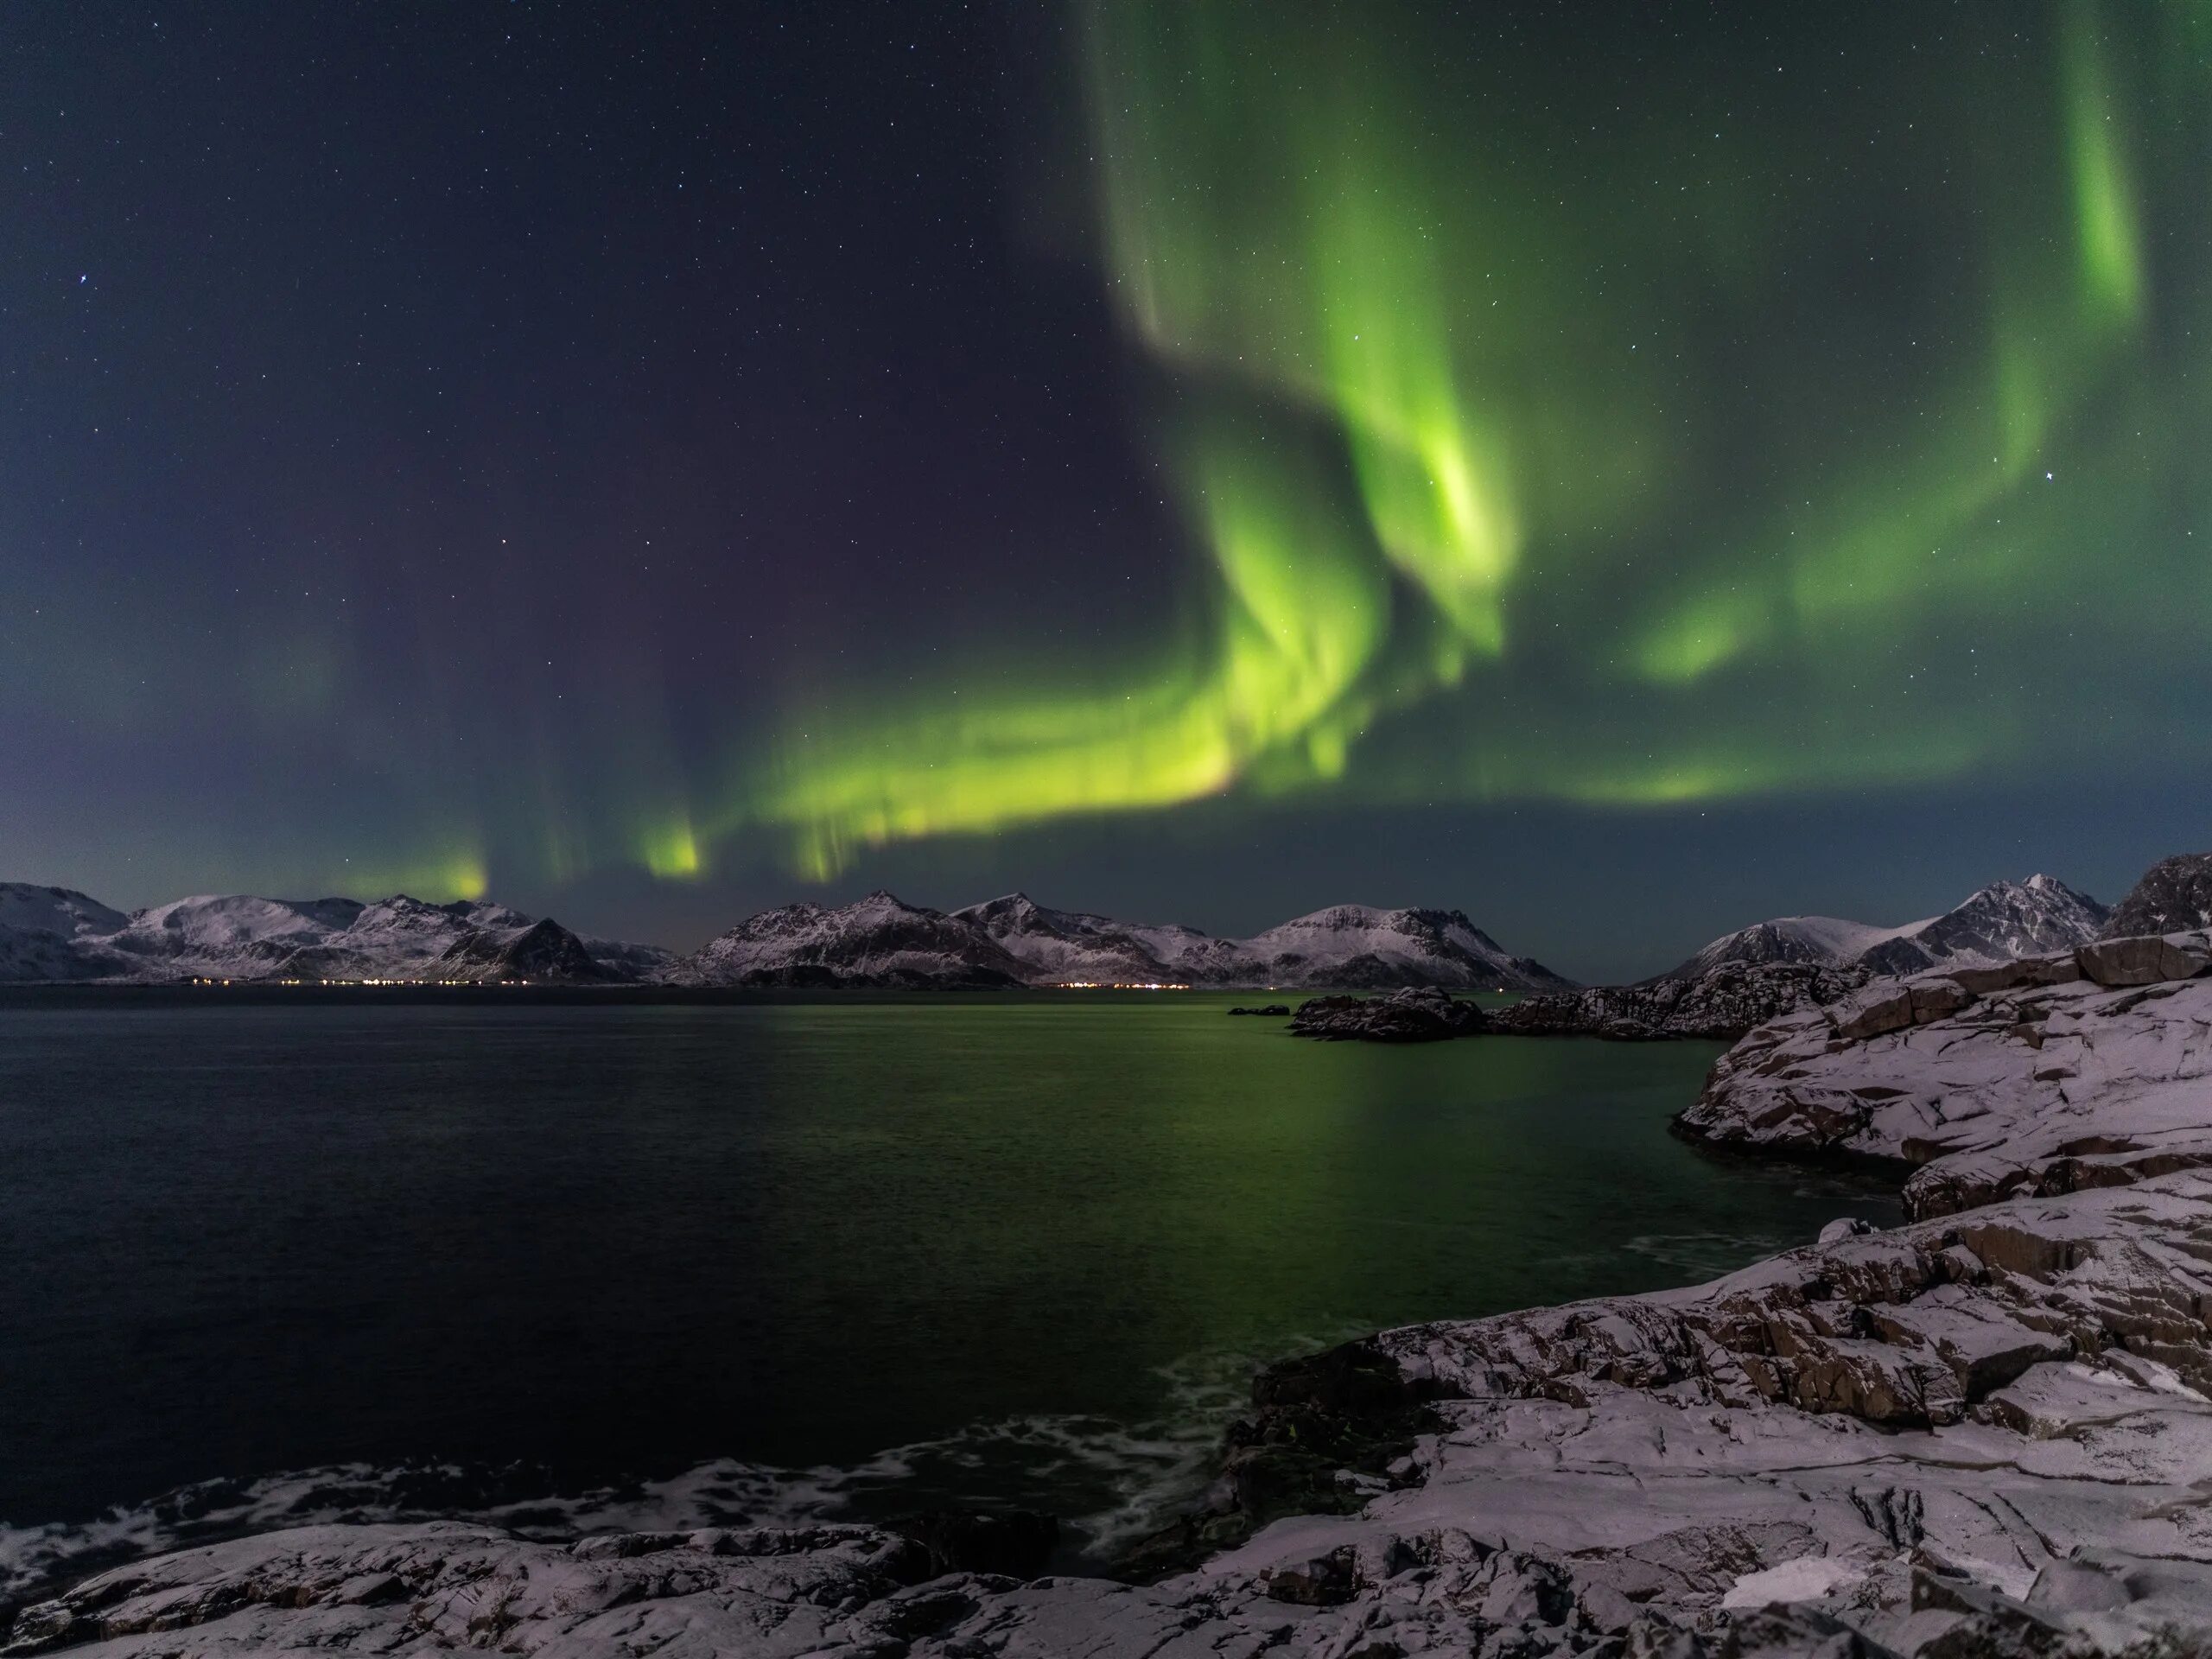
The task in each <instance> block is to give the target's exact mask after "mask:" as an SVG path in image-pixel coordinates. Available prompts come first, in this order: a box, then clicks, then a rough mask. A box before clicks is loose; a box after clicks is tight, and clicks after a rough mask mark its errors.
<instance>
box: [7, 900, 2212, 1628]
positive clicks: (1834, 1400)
mask: <svg viewBox="0 0 2212 1659" xmlns="http://www.w3.org/2000/svg"><path fill="white" fill-rule="evenodd" d="M2122 943H2130V942H2122ZM2169 949H2170V950H2171V952H2172V953H2173V954H2172V955H2171V957H2163V956H2162V957H2158V961H2157V963H2154V965H2156V966H2160V967H2162V968H2164V969H2186V970H2187V972H2188V974H2189V976H2190V977H2188V978H2174V979H2143V978H2139V977H2131V978H2129V979H2128V982H2127V983H2126V985H2107V984H2101V983H2098V982H2096V981H2095V980H2094V979H2086V978H2081V977H2075V978H2070V979H2050V980H2047V981H2046V982H2039V983H2038V982H2035V981H2036V980H2037V979H2038V977H2039V975H2038V973H2037V970H2035V969H2033V968H2032V966H2031V968H2030V969H2027V970H2025V971H2024V972H2023V973H2022V975H2021V976H2019V977H2018V979H2016V980H2015V981H2014V982H2012V983H2009V984H1993V985H1990V986H1988V987H1986V988H1976V989H1972V990H1968V989H1967V988H1965V987H1963V986H1961V984H1960V982H1959V981H1958V980H1957V979H1955V978H1953V977H1951V976H1942V975H1935V976H1923V979H1922V980H1918V981H1912V982H1899V981H1890V982H1877V984H1876V986H1874V987H1871V988H1869V990H1868V991H1867V992H1866V993H1861V994H1859V996H1857V997H1855V998H1854V999H1853V1000H1852V1001H1847V1002H1846V1003H1844V1004H1841V1005H1838V1007H1836V1008H1834V1009H1831V1010H1826V1011H1823V1012H1821V1013H1820V1014H1810V1015H1798V1016H1793V1017H1792V1018H1791V1019H1789V1020H1783V1021H1782V1022H1779V1024H1778V1025H1777V1026H1775V1027H1767V1028H1764V1029H1763V1030H1762V1031H1760V1032H1758V1033H1754V1034H1753V1036H1752V1037H1751V1038H1748V1039H1745V1042H1744V1043H1742V1044H1739V1045H1738V1046H1737V1047H1736V1048H1735V1049H1732V1050H1731V1051H1730V1053H1729V1054H1728V1055H1727V1056H1726V1057H1724V1058H1723V1060H1722V1062H1721V1063H1720V1065H1719V1066H1717V1067H1716V1068H1715V1071H1714V1073H1713V1080H1712V1081H1711V1083H1709V1084H1708V1086H1707V1090H1706V1091H1705V1094H1704V1096H1702V1097H1701V1098H1700V1102H1699V1103H1698V1104H1697V1105H1696V1106H1694V1107H1693V1108H1691V1109H1690V1110H1689V1111H1688V1113H1686V1114H1685V1115H1684V1121H1683V1122H1682V1125H1681V1130H1682V1132H1684V1133H1686V1134H1688V1135H1692V1136H1693V1137H1694V1138H1701V1139H1704V1140H1707V1141H1713V1142H1715V1143H1718V1144H1720V1145H1724V1146H1727V1145H1735V1146H1739V1147H1743V1148H1745V1150H1746V1151H1747V1152H1749V1153H1751V1154H1754V1155H1756V1154H1758V1153H1760V1152H1762V1151H1765V1150H1773V1151H1785V1152H1789V1153H1793V1154H1805V1153H1812V1154H1835V1153H1842V1154H1858V1155H1861V1156H1865V1155H1878V1156H1888V1157H1894V1158H1895V1159H1897V1160H1899V1161H1901V1162H1904V1163H1907V1164H1910V1165H1911V1166H1913V1171H1914V1173H1913V1174H1912V1175H1911V1177H1910V1179H1909V1180H1908V1181H1907V1182H1906V1184H1905V1185H1906V1191H1907V1195H1908V1205H1909V1206H1910V1213H1911V1214H1913V1215H1914V1216H1916V1217H1918V1218H1916V1219H1915V1220H1913V1221H1911V1222H1910V1223H1909V1224H1907V1225H1906V1226H1904V1227H1902V1228H1898V1229H1896V1230H1891V1231H1887V1232H1861V1231H1859V1230H1854V1229H1850V1228H1844V1229H1832V1230H1830V1232H1831V1233H1832V1234H1834V1236H1825V1235H1824V1237H1823V1240H1822V1241H1821V1243H1815V1244H1809V1245H1807V1246H1804V1247H1802V1248H1800V1249H1793V1250H1789V1251H1786V1252H1784V1253H1783V1254H1782V1255H1778V1256H1776V1257H1773V1258H1770V1259H1769V1260H1768V1261H1765V1262H1760V1263H1758V1264H1756V1265H1754V1266H1753V1267H1751V1268H1746V1269H1745V1270H1743V1271H1741V1272H1739V1273H1737V1274H1732V1275H1729V1276H1728V1277H1726V1278H1724V1279H1721V1280H1719V1281H1714V1282H1713V1283H1712V1284H1709V1285H1706V1286H1700V1287H1691V1288H1688V1289H1684V1290H1678V1291H1670V1292H1662V1293H1657V1294H1649V1295H1643V1296H1628V1297H1612V1298H1604V1299H1600V1300H1596V1301H1591V1302H1583V1303H1575V1304H1568V1305H1566V1306H1558V1307H1550V1308H1537V1309H1532V1310H1529V1311H1528V1312H1525V1313H1512V1314H1505V1315H1502V1316H1497V1317H1493V1318H1490V1319H1478V1320H1470V1321H1464V1322H1462V1321H1445V1322H1439V1323H1433V1324H1430V1325H1417V1326H1410V1327H1404V1328H1402V1329H1399V1330H1396V1331H1391V1332H1381V1333H1378V1334H1377V1335H1376V1336H1374V1337H1370V1338H1363V1339H1361V1340H1360V1341H1358V1342H1355V1343H1353V1344H1347V1345H1345V1346H1344V1347H1342V1348H1339V1349H1336V1350H1332V1351H1328V1352H1327V1353H1325V1354H1322V1355H1319V1356H1311V1357H1306V1358H1303V1359H1299V1360H1294V1361H1289V1362H1286V1363H1283V1364H1281V1365H1277V1366H1274V1367H1272V1368H1270V1369H1269V1370H1267V1371H1265V1372H1263V1373H1262V1376H1260V1378H1259V1379H1258V1380H1257V1381H1256V1383H1255V1405H1256V1406H1257V1408H1258V1409H1257V1411H1256V1412H1255V1415H1254V1417H1253V1418H1252V1419H1251V1420H1250V1421H1249V1423H1248V1424H1247V1425H1245V1426H1244V1427H1243V1428H1242V1429H1240V1430H1239V1431H1238V1432H1236V1433H1233V1434H1232V1437H1231V1445H1230V1454H1229V1459H1228V1462H1227V1466H1226V1467H1225V1468H1224V1477H1223V1479H1222V1481H1220V1482H1219V1483H1217V1493H1216V1505H1215V1508H1214V1509H1213V1510H1212V1511H1211V1513H1213V1514H1214V1515H1216V1516H1229V1517H1232V1518H1234V1517H1237V1516H1242V1517H1243V1524H1246V1525H1249V1524H1251V1523H1257V1524H1256V1529H1255V1530H1252V1531H1251V1533H1250V1535H1249V1537H1248V1538H1246V1539H1244V1540H1243V1541H1241V1542H1238V1541H1234V1540H1233V1539H1232V1538H1231V1537H1230V1533H1232V1532H1234V1531H1236V1530H1237V1527H1236V1525H1231V1526H1226V1527H1223V1528H1220V1529H1217V1532H1216V1534H1215V1535H1214V1536H1212V1537H1211V1538H1208V1539H1204V1540H1200V1541H1202V1542H1205V1543H1209V1544H1226V1545H1228V1546H1229V1547H1228V1548H1227V1549H1226V1550H1225V1552H1224V1553H1219V1554H1213V1555H1212V1556H1211V1558H1210V1559H1207V1560H1205V1561H1204V1562H1203V1563H1202V1564H1200V1565H1198V1566H1197V1567H1194V1568H1192V1569H1191V1570H1186V1571H1181V1572H1179V1573H1176V1574H1175V1575H1174V1576H1171V1577H1167V1578H1165V1579H1161V1580H1159V1581H1157V1582H1153V1583H1149V1584H1138V1585H1129V1584H1117V1583H1115V1582H1112V1581H1109V1580H1077V1579H1065V1578H1060V1579H1043V1580H1033V1581H1031V1582H1028V1583H1026V1584H1024V1583H1020V1582H1017V1581H1015V1580H1007V1579H1000V1578H993V1577H989V1576H986V1575H981V1574H976V1573H963V1574H956V1575H954V1576H951V1577H931V1576H930V1569H931V1563H930V1562H929V1561H928V1560H926V1559H924V1558H922V1557H918V1556H917V1555H916V1554H915V1551H914V1548H913V1547H912V1545H911V1544H910V1543H906V1542H904V1541H900V1540H899V1539H898V1538H897V1537H896V1536H895V1535H892V1534H889V1533H885V1532H880V1531H877V1530H875V1529H868V1528H861V1527H808V1528H786V1529H743V1530H729V1529H711V1530H709V1531H706V1532H699V1533H691V1534H682V1535H615V1536H600V1537H594V1538H590V1539H586V1540H582V1541H577V1542H575V1543H573V1544H568V1545H557V1544H533V1543H525V1542H523V1541H518V1540H516V1539H514V1538H512V1537H511V1536H509V1535H505V1534H502V1533H499V1532H498V1531H497V1530H496V1529H484V1528H471V1527H467V1526H459V1525H454V1524H451V1523H436V1524H431V1525H426V1526H421V1527H352V1528H348V1527H327V1528H313V1529H302V1530H299V1531H295V1532H291V1533H279V1534H270V1535H262V1536H259V1537H255V1538H248V1539H243V1540H238V1541H233V1542H230V1543H226V1544H218V1545H212V1546H207V1547H206V1548H200V1549H194V1550H187V1551H182V1552H179V1553H176V1554H171V1555H168V1556H165V1557H162V1558H158V1559H156V1560H150V1561H144V1562H139V1563H136V1564H134V1565H132V1566H130V1567H124V1568H119V1569H117V1570H115V1571H113V1572H111V1573H103V1574H100V1575H99V1576H97V1577H96V1578H94V1579H92V1580H88V1581H87V1582H86V1583H85V1584H82V1585H79V1586H76V1587H75V1588H73V1590H71V1591H70V1592H67V1593H66V1594H65V1595H63V1596H61V1597H60V1598H57V1599H54V1600H52V1601H49V1602H48V1603H46V1604H43V1605H40V1606H37V1607H33V1608H29V1609H25V1610H23V1611H21V1612H19V1613H18V1614H17V1615H16V1618H15V1619H14V1621H13V1622H12V1624H11V1625H10V1627H8V1629H7V1632H6V1640H5V1642H4V1643H0V1652H9V1653H18V1652H20V1653H29V1652H39V1651H51V1650H57V1649H67V1650H79V1649H85V1648H86V1646H87V1644H97V1647H96V1649H95V1650H98V1651H101V1652H104V1653H117V1654H121V1653H134V1654H138V1653H144V1654H151V1653H156V1652H161V1653H171V1652H179V1651H187V1650H188V1651H194V1652H223V1651H240V1652H243V1651H258V1650H265V1649H268V1648H270V1647H272V1646H283V1647H300V1646H305V1645H309V1644H312V1645H316V1646H321V1647H337V1648H341V1649H365V1648H377V1649H384V1648H386V1647H389V1646H391V1645H392V1643H394V1642H395V1641H396V1640H398V1639H401V1638H402V1637H404V1639H406V1640H409V1641H412V1642H417V1643H421V1644H423V1645H425V1646H429V1647H433V1648H435V1647H442V1646H456V1645H481V1644H484V1643H486V1642H487V1641H489V1642H493V1643H497V1644H498V1645H501V1646H505V1647H511V1648H515V1649H519V1650H524V1651H561V1652H575V1653H608V1652H615V1651H620V1650H625V1649H629V1650H635V1649H637V1648H638V1646H639V1644H640V1643H646V1642H648V1641H649V1642H650V1644H651V1645H652V1646H655V1647H657V1648H658V1649H661V1650H663V1651H665V1652H670V1653H680V1652H693V1651H699V1652H704V1651H710V1650H711V1651H727V1652H749V1653H762V1654H770V1653H787V1652H789V1653H797V1652H801V1651H807V1652H813V1651H822V1650H829V1651H842V1652H847V1653H851V1654H861V1653H870V1654H883V1655H890V1654H893V1653H915V1654H923V1653H928V1654H944V1655H946V1656H952V1655H956V1654H977V1653H1000V1652H1003V1653H1009V1654H1017V1653H1037V1654H1040V1655H1041V1654H1045V1653H1062V1652H1073V1651H1086V1652H1095V1653H1102V1654H1103V1653H1119V1652H1123V1651H1128V1652H1133V1653H1134V1652H1146V1653H1155V1652H1156V1653H1171V1654H1172V1653H1180V1652H1189V1653H1199V1652H1205V1653H1215V1652H1224V1651H1256V1650H1257V1649H1259V1648H1261V1647H1263V1646H1264V1647H1267V1648H1269V1649H1274V1650H1279V1651H1284V1652H1289V1653H1297V1654H1313V1655H1317V1656H1318V1655H1321V1654H1325V1653H1326V1654H1334V1655H1351V1654H1353V1653H1365V1654H1369V1655H1371V1656H1375V1659H1383V1656H1389V1655H1409V1654H1413V1653H1418V1652H1424V1651H1452V1652H1475V1653H1482V1654H1501V1655H1502V1654H1504V1653H1508V1652H1513V1653H1529V1652H1585V1651H1600V1652H1626V1651H1661V1650H1665V1651H1677V1652H1682V1653H1697V1652H1707V1651H1711V1652H1716V1653H1717V1652H1722V1651H1727V1652H1738V1653H1752V1652H1773V1653H1784V1652H1804V1651H1810V1650H1812V1649H1814V1648H1815V1647H1817V1646H1818V1645H1820V1644H1821V1643H1840V1644H1843V1645H1839V1646H1837V1647H1836V1648H1835V1649H1834V1650H1835V1651H1838V1652H1847V1651H1854V1650H1855V1651H1891V1652H1903V1653H1912V1652H1927V1653H1930V1654H1933V1653H1936V1652H1943V1651H1952V1652H1968V1651H1987V1652H2005V1651H2013V1650H2018V1651H2023V1652H2026V1651H2036V1650H2056V1646H2057V1645H2058V1644H2062V1643H2075V1644H2077V1645H2081V1644H2089V1645H2090V1646H2091V1647H2092V1648H2094V1649H2096V1650H2108V1651H2125V1650H2128V1649H2130V1648H2131V1647H2133V1648H2134V1649H2138V1650H2140V1651H2142V1652H2145V1653H2150V1652H2153V1651H2168V1652H2171V1651H2188V1650H2189V1649H2188V1648H2186V1647H2183V1646H2178V1645H2176V1646H2170V1647H2166V1648H2159V1647H2158V1646H2157V1644H2158V1643H2161V1642H2165V1641H2168V1640H2169V1639H2170V1637H2171V1640H2172V1641H2173V1642H2175V1643H2179V1642H2182V1641H2193V1640H2196V1639H2198V1636H2199V1631H2198V1626H2197V1624H2196V1622H2195V1621H2197V1620H2199V1619H2201V1620H2202V1629H2203V1634H2204V1636H2205V1638H2206V1639H2212V1522H2207V1520H2206V1519H2205V1513H2206V1511H2205V1505H2204V1503H2203V1493H2202V1490H2201V1488H2200V1486H2199V1485H2198V1484H2197V1483H2199V1482H2201V1480H2202V1471H2203V1470H2204V1469H2205V1468H2206V1467H2208V1466H2212V1402H2208V1401H2207V1399H2206V1392H2207V1391H2208V1390H2212V1333H2208V1328H2207V1319H2208V1315H2209V1314H2212V1269H2208V1268H2207V1266H2206V1262H2207V1259H2208V1258H2212V1172H2209V1171H2208V1170H2207V1169H2206V1168H2204V1167H2202V1166H2203V1165H2204V1164H2206V1163H2212V1149H2208V1147H2207V1146H2206V1144H2205V1143H2206V1142H2207V1141H2212V1107H2208V1106H2207V1105H2206V1104H2204V1103H2202V1096H2203V1095H2204V1092H2205V1091H2204V1090H2202V1087H2201V1086H2200V1078H2201V1066H2202V1061H2201V1058H2200V1057H2199V1056H2198V1053H2197V1050H2196V1047H2195V1046H2193V1043H2192V1039H2194V1038H2196V1037H2197V1036H2198V1035H2200V1034H2201V1033H2202V1031H2203V1030H2204V1029H2205V1028H2206V1026H2207V1023H2208V1021H2212V982H2208V981H2198V980H2196V979H2195V978H2194V976H2195V975H2196V973H2198V972H2201V971H2202V969H2203V967H2204V965H2205V963H2206V961H2207V960H2208V959H2212V953H2208V952H2206V951H2205V950H2203V949H2202V945H2201V942H2198V943H2196V944H2192V943H2190V941H2189V940H2187V939H2183V940H2182V941H2181V942H2179V943H2172V942H2169ZM2123 954H2126V953H2116V954H2115V956H2114V963H2115V965H2114V966H2113V973H2114V974H2115V975H2120V974H2121V973H2123V972H2124V973H2125V974H2126V975H2134V974H2137V973H2139V972H2140V971H2142V970H2141V969H2140V968H2139V967H2129V966H2127V965H2126V964H2125V963H2119V962H2118V956H2119V955H2123ZM2133 954H2134V955H2136V956H2142V955H2144V954H2145V953H2144V952H2143V951H2137V952H2135V953H2133ZM2151 954H2152V955H2154V956H2156V955H2157V953H2155V952H2152V953H2151ZM2049 960H2050V961H2053V962H2056V960H2057V959H2049ZM2097 964H2098V965H2100V966H2101V965H2104V964H2103V961H2102V959H2101V958H2099V959H2097ZM2077 966H2078V964H2077ZM2057 971H2058V970H2057V969H2056V968H2055V967H2054V968H2052V969H2050V973H2051V974H2053V975H2055V974H2056V972H2057ZM1947 985H1948V987H1949V989H1943V988H1942V987H1943V986H1947ZM1900 987H1903V988H1904V991H1903V998H1902V1008H1903V1016H1902V1020H1899V1019H1898V1014H1897V1009H1898V1007H1899V988H1900ZM1916 989H1919V990H1922V991H1923V992H1924V993H1925V994H1924V995H1921V996H1919V997H1917V998H1916V996H1915V995H1914V994H1913V993H1914V991H1915V990H1916ZM1884 999H1886V1001H1885V1000H1884ZM1923 1013H1924V1014H1926V1017H1925V1018H1920V1017H1918V1016H1919V1015H1920V1014H1923ZM1892 1021H1897V1022H1895V1023H1893V1022H1892ZM2029 1030H2033V1031H2034V1032H2035V1033H2036V1037H2037V1039H2038V1040H2032V1041H2031V1038H2030V1037H2029V1035H2028V1034H2027V1033H2028V1031H2029ZM1847 1032H1850V1033H1853V1034H1850V1035H1846V1034H1845V1033H1847ZM1961 1067H1964V1068H1965V1070H1964V1071H1961ZM1916 1192H1917V1194H1918V1196H1917V1198H1916V1197H1915V1196H1914V1195H1915V1193H1916ZM1240 1454H1243V1455H1240ZM1324 1498H1325V1499H1327V1500H1329V1501H1328V1502H1325V1503H1324V1502H1320V1501H1318V1500H1319V1499H1324ZM1331 1509H1333V1510H1338V1511H1339V1513H1336V1514H1328V1513H1323V1512H1322V1511H1325V1510H1331ZM1197 1524H1198V1526H1199V1527H1201V1528H1203V1526H1204V1525H1205V1522H1204V1520H1203V1519H1200V1520H1199V1521H1198V1522H1197ZM181 1630H190V1631H191V1632H193V1634H192V1636H191V1637H190V1638H189V1640H188V1641H186V1642H180V1640H179V1638H178V1636H177V1635H176V1632H178V1631H181ZM2162 1632H2166V1633H2167V1634H2162ZM2000 1639H2001V1640H2002V1641H2004V1642H2008V1643H2012V1647H2005V1646H2001V1645H1993V1644H1995V1643H1999V1641H2000ZM1974 1642H1980V1643H1983V1644H1984V1645H1982V1646H1980V1647H1974V1646H1972V1645H1969V1644H1970V1643H1974ZM1849 1643H1859V1646H1858V1647H1857V1648H1856V1649H1854V1648H1853V1647H1851V1646H1850V1645H1848V1644H1849ZM1946 1643H1948V1644H1949V1645H1948V1647H1947V1646H1945V1645H1944V1644H1946ZM2037 1644H2041V1647H2040V1648H2039V1647H2038V1646H2037Z"/></svg>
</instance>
